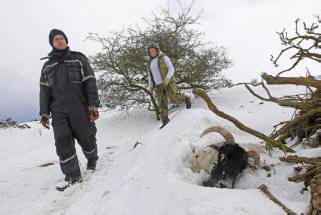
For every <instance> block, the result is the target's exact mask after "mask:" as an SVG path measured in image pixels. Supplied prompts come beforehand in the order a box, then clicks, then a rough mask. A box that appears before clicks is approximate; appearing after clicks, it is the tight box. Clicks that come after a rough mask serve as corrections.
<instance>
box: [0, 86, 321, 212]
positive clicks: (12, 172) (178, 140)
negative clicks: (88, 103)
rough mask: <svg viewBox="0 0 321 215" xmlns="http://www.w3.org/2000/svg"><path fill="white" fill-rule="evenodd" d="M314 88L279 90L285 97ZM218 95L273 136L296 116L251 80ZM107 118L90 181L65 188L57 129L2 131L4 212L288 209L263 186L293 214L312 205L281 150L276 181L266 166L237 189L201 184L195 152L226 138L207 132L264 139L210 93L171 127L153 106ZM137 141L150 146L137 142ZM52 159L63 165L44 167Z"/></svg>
mask: <svg viewBox="0 0 321 215" xmlns="http://www.w3.org/2000/svg"><path fill="white" fill-rule="evenodd" d="M304 90H305V89H304V88H298V87H289V88H280V87H273V88H272V92H273V94H274V95H275V96H278V95H282V94H288V93H296V92H298V91H301V92H304ZM261 93H263V91H261ZM210 96H211V97H212V99H213V101H214V102H215V103H216V104H217V106H218V108H220V109H221V110H223V111H224V112H226V113H228V114H231V115H233V116H235V117H236V118H238V119H239V120H240V121H241V122H243V123H245V124H246V125H248V126H249V127H252V128H255V129H257V130H259V131H261V132H264V133H265V134H269V133H270V132H271V131H272V128H273V125H275V124H277V123H278V122H280V121H284V120H285V119H288V118H290V117H291V115H292V112H293V111H292V110H290V109H287V108H281V107H279V106H277V105H275V104H272V103H266V102H264V103H263V104H260V103H261V101H259V100H258V99H256V98H255V97H253V96H252V95H250V94H249V93H248V92H247V91H246V89H245V88H244V87H242V86H238V87H233V88H231V89H224V90H222V91H220V92H218V91H213V92H212V93H210ZM101 115H102V116H101V119H100V120H98V122H97V127H98V133H97V139H98V147H99V148H98V149H99V156H100V160H99V163H98V166H97V170H96V172H95V173H94V174H92V175H89V174H87V172H86V170H85V166H86V161H85V158H84V156H83V155H82V153H81V150H80V148H79V147H78V148H77V150H78V157H79V159H80V163H81V169H82V172H83V177H84V181H85V182H84V183H82V184H77V185H75V186H73V187H72V188H70V189H68V190H66V191H65V192H57V191H56V190H55V186H56V184H58V183H59V182H61V181H62V178H63V175H62V174H61V173H60V169H59V165H58V163H57V162H58V160H57V156H56V154H55V147H54V139H53V133H52V130H49V131H48V130H45V129H43V128H42V127H41V126H40V125H39V124H38V123H37V122H32V123H29V125H31V126H32V128H31V129H26V130H18V129H5V130H3V129H2V130H0V160H1V162H0V208H1V210H0V214H110V215H167V214H168V215H194V214H195V215H206V214H211V215H213V214H214V215H216V214H220V215H231V214H237V215H243V214H244V215H245V214H246V215H249V214H252V215H265V214H266V215H272V214H273V215H278V214H280V215H281V214H285V213H284V212H283V210H282V209H281V208H280V207H279V206H277V205H276V204H274V203H273V202H271V201H270V200H268V199H267V197H266V196H264V194H262V193H261V192H260V191H259V190H258V189H257V187H258V186H259V185H261V184H263V183H264V184H266V185H267V186H268V187H269V189H270V190H271V192H272V193H273V194H275V195H276V196H277V197H278V198H279V199H280V200H281V201H282V202H283V203H284V204H285V205H287V206H288V207H289V208H291V209H292V210H294V211H296V212H298V213H299V212H305V210H306V207H307V205H308V202H309V198H310V195H309V193H308V192H305V193H304V194H300V192H299V191H300V190H301V189H302V187H303V184H302V183H298V184H296V183H292V182H288V181H287V178H288V177H289V176H291V175H292V174H293V168H292V166H293V165H289V164H285V163H281V162H280V161H279V160H278V157H280V156H283V153H281V152H279V151H274V152H273V154H272V157H269V156H268V155H266V154H263V155H262V157H261V160H262V161H263V162H264V163H265V164H275V168H274V169H273V171H271V174H272V176H271V177H267V174H268V173H267V172H266V171H265V170H262V169H259V170H258V171H256V172H252V171H250V170H246V171H245V172H244V173H243V174H242V177H241V178H240V180H239V181H238V182H237V184H236V189H234V190H228V189H217V188H206V187H202V186H199V185H200V184H201V181H202V180H204V179H206V177H207V175H206V174H205V173H201V174H197V173H193V172H192V171H191V170H190V157H191V150H192V148H193V147H195V146H204V145H206V144H210V143H212V142H213V141H217V140H222V137H220V136H219V135H217V134H209V135H208V136H206V137H204V138H202V139H200V138H199V135H200V133H201V132H202V131H203V130H204V129H205V128H207V127H208V126H211V125H221V126H224V127H225V128H227V129H228V130H230V131H231V132H232V133H233V135H234V136H235V139H236V141H237V142H239V143H240V144H245V143H249V142H252V143H255V142H257V143H258V142H260V140H258V139H257V138H255V137H252V136H250V135H248V134H246V133H244V132H241V131H240V130H238V129H237V128H236V127H235V126H234V125H232V124H231V123H230V122H228V121H226V120H224V119H220V118H218V117H217V116H215V115H214V114H213V113H212V112H210V111H209V110H208V109H207V107H206V105H205V103H204V102H203V101H202V100H201V99H198V98H197V99H194V100H193V108H192V109H191V110H185V109H183V108H180V109H177V110H175V111H174V112H172V113H171V115H170V118H171V119H172V120H171V122H170V123H169V124H168V125H167V126H166V127H165V128H164V129H162V130H159V126H160V124H159V122H158V121H156V120H155V116H154V114H153V113H151V112H148V111H145V110H132V111H130V112H129V113H126V112H122V111H111V112H105V113H102V114H101ZM137 142H139V143H141V144H137V147H136V148H133V146H134V144H135V143H137ZM298 151H299V152H298V153H299V154H300V155H307V156H309V155H314V156H317V155H318V154H320V153H321V150H319V149H301V148H300V150H298ZM48 162H53V163H54V165H50V166H47V167H39V165H41V164H45V163H48Z"/></svg>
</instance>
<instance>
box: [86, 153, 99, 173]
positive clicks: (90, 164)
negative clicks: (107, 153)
mask: <svg viewBox="0 0 321 215" xmlns="http://www.w3.org/2000/svg"><path fill="white" fill-rule="evenodd" d="M97 160H98V156H97V157H95V158H91V159H88V162H87V170H91V171H95V170H96V163H97Z"/></svg>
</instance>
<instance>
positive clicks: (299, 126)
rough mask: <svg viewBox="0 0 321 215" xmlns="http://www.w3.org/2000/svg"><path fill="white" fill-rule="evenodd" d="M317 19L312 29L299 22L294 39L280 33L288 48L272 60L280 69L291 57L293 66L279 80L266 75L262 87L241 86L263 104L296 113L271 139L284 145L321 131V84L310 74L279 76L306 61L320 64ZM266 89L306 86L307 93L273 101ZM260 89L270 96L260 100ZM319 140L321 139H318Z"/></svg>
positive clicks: (318, 19) (319, 36)
mask: <svg viewBox="0 0 321 215" xmlns="http://www.w3.org/2000/svg"><path fill="white" fill-rule="evenodd" d="M316 19H317V22H316V23H312V25H310V26H308V25H307V24H306V23H305V22H302V23H301V22H300V20H299V19H297V20H296V21H295V33H294V36H289V33H288V32H286V31H285V30H283V31H282V32H280V33H278V34H279V37H280V40H281V44H282V45H283V46H285V48H283V49H282V50H281V52H280V53H279V55H278V56H277V57H276V58H274V57H273V56H272V57H271V61H272V62H273V64H274V65H275V66H276V67H277V66H279V65H278V62H279V61H280V59H281V58H282V57H283V56H285V55H288V54H291V57H290V60H294V63H293V64H292V65H291V66H290V67H289V68H287V69H284V70H282V71H281V72H279V73H278V74H277V75H276V76H273V75H269V74H267V73H263V74H262V75H261V78H262V81H261V82H260V83H255V84H253V83H240V84H244V85H245V87H246V89H247V90H248V91H249V92H250V93H251V94H252V95H253V96H255V97H257V98H259V99H261V100H263V101H267V102H273V103H276V104H278V105H280V106H282V107H288V108H293V109H294V111H295V112H294V116H293V118H292V119H289V120H288V121H285V122H281V123H279V124H278V125H275V126H274V131H273V132H272V134H271V135H270V137H271V138H272V139H273V140H275V141H280V142H282V143H285V142H286V141H285V140H286V139H287V138H289V137H290V138H291V139H293V138H295V137H297V139H296V140H298V141H299V142H301V141H302V140H303V139H304V138H309V137H311V136H312V135H315V134H316V131H317V130H318V129H320V128H321V80H318V79H317V78H315V77H313V76H311V74H310V72H307V74H306V77H281V76H280V75H282V74H284V73H286V72H289V71H291V70H293V69H294V68H296V67H297V66H298V65H299V63H301V62H302V61H303V60H310V61H313V62H315V63H321V53H319V52H320V48H321V31H320V28H319V23H321V19H320V17H319V16H316ZM300 27H301V28H300ZM266 85H281V86H283V85H296V86H304V87H306V89H307V90H306V93H303V94H296V95H285V96H283V97H274V96H273V95H272V94H271V92H270V90H269V89H268V87H267V86H266ZM258 86H259V87H262V88H263V89H264V90H265V92H266V95H267V96H265V97H264V96H261V95H259V94H258V93H256V92H255V91H254V90H253V87H258ZM318 135H319V134H318ZM318 139H321V137H318ZM319 145H320V142H319Z"/></svg>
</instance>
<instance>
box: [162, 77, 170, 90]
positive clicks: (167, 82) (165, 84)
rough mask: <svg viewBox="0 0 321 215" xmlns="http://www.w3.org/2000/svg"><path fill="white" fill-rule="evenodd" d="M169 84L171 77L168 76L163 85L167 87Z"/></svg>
mask: <svg viewBox="0 0 321 215" xmlns="http://www.w3.org/2000/svg"><path fill="white" fill-rule="evenodd" d="M168 84H169V79H168V78H167V77H166V78H165V79H164V80H163V87H164V88H165V89H166V88H167V87H168Z"/></svg>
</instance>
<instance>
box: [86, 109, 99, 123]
mask: <svg viewBox="0 0 321 215" xmlns="http://www.w3.org/2000/svg"><path fill="white" fill-rule="evenodd" d="M88 115H89V121H90V123H93V122H94V121H95V120H96V119H98V118H99V112H98V108H97V107H95V106H89V107H88Z"/></svg>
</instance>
